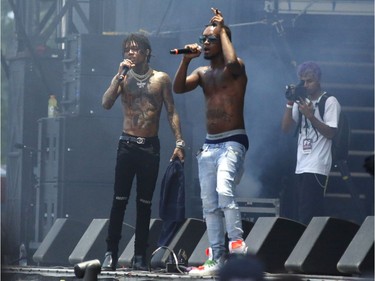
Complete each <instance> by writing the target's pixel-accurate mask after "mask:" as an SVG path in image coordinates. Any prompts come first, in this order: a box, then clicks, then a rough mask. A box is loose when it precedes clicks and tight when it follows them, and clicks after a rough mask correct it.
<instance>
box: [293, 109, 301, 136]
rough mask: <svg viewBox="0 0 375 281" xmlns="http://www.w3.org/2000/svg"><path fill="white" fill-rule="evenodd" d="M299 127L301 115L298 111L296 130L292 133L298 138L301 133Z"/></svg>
mask: <svg viewBox="0 0 375 281" xmlns="http://www.w3.org/2000/svg"><path fill="white" fill-rule="evenodd" d="M301 125H302V113H301V112H300V111H299V110H298V123H297V127H296V130H295V131H294V136H295V137H296V136H298V134H299V133H301Z"/></svg>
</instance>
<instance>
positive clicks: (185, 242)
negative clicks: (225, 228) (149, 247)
mask: <svg viewBox="0 0 375 281" xmlns="http://www.w3.org/2000/svg"><path fill="white" fill-rule="evenodd" d="M205 230H206V224H205V222H204V221H203V220H200V219H194V218H188V219H186V220H185V222H184V224H183V225H182V226H181V227H180V229H179V230H178V231H177V233H176V235H175V236H174V237H173V238H172V240H171V242H170V243H169V244H168V245H167V246H166V247H168V249H170V250H171V251H173V252H174V253H175V254H176V255H177V254H178V252H179V251H180V250H181V249H183V250H184V251H185V253H186V255H187V259H189V258H190V256H191V253H192V252H193V251H194V249H195V247H196V246H197V244H198V242H199V240H200V239H201V238H202V235H203V233H204V231H205ZM169 256H170V251H168V250H167V249H165V248H160V249H159V250H158V251H157V252H155V254H154V255H153V256H152V257H151V262H150V265H151V267H152V268H165V267H166V263H167V262H168V258H169Z"/></svg>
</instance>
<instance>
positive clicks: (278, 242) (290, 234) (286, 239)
mask: <svg viewBox="0 0 375 281" xmlns="http://www.w3.org/2000/svg"><path fill="white" fill-rule="evenodd" d="M305 229H306V226H305V225H303V224H301V223H299V222H297V221H293V220H290V219H286V218H281V217H260V218H258V219H257V221H256V222H255V224H254V226H253V228H252V230H251V231H250V233H249V235H248V236H247V238H246V239H245V242H246V245H247V246H248V252H249V253H251V254H254V255H256V256H257V257H259V258H260V259H261V260H262V261H263V262H264V265H265V269H266V271H267V272H273V273H278V272H280V273H281V272H285V268H284V263H285V261H286V259H287V258H288V256H289V254H290V253H291V252H292V250H293V248H294V246H295V245H296V244H297V242H298V240H299V238H300V237H301V236H302V233H303V232H304V231H305Z"/></svg>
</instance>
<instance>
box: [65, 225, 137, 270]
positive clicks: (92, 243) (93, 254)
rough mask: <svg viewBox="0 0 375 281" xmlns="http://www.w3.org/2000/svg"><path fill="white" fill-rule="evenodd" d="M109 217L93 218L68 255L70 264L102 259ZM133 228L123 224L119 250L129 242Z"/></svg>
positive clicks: (105, 246)
mask: <svg viewBox="0 0 375 281" xmlns="http://www.w3.org/2000/svg"><path fill="white" fill-rule="evenodd" d="M108 224H109V219H93V220H92V222H91V224H90V225H89V227H88V228H87V230H86V231H85V233H84V234H83V236H82V237H81V239H80V240H79V242H78V244H77V246H76V247H75V248H74V250H73V252H71V254H70V256H69V262H70V264H77V263H80V262H83V261H88V260H92V259H99V260H104V254H105V252H106V250H107V244H106V241H105V240H106V238H107V231H108ZM132 233H134V228H133V227H131V226H129V225H127V224H123V226H122V233H121V236H122V238H121V240H120V244H119V250H122V249H124V248H125V246H126V245H127V243H128V242H129V240H130V238H131V235H132Z"/></svg>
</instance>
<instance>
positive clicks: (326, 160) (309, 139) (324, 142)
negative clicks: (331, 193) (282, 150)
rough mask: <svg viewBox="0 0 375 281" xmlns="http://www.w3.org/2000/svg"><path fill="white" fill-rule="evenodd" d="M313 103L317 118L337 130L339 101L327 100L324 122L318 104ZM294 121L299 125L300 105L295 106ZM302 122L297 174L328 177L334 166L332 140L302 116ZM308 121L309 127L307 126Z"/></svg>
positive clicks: (330, 98) (299, 136)
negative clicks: (313, 174)
mask: <svg viewBox="0 0 375 281" xmlns="http://www.w3.org/2000/svg"><path fill="white" fill-rule="evenodd" d="M319 100H320V98H319V99H318V100H316V101H312V103H313V105H314V108H315V110H314V115H315V117H316V118H317V119H318V120H319V121H321V122H323V123H325V124H326V125H328V126H330V127H332V128H337V126H338V121H339V115H340V112H341V106H340V104H339V102H338V101H337V99H336V98H335V97H333V96H330V97H328V98H327V100H326V104H325V111H324V115H323V118H324V121H323V120H322V118H321V117H320V113H319V108H318V105H317V102H318V101H319ZM292 114H293V115H292V116H293V120H294V121H295V122H296V123H297V124H298V118H299V112H298V104H296V103H294V105H293V113H292ZM301 117H302V122H301V128H300V131H299V134H298V148H297V165H296V170H295V173H296V174H302V173H315V174H321V175H325V176H328V174H329V172H330V170H331V166H332V155H331V146H332V140H330V139H327V138H325V137H324V136H323V135H321V134H320V133H319V132H318V130H317V129H315V128H313V127H312V125H311V122H310V121H309V120H308V119H307V118H305V116H304V115H301ZM306 121H307V126H306Z"/></svg>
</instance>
